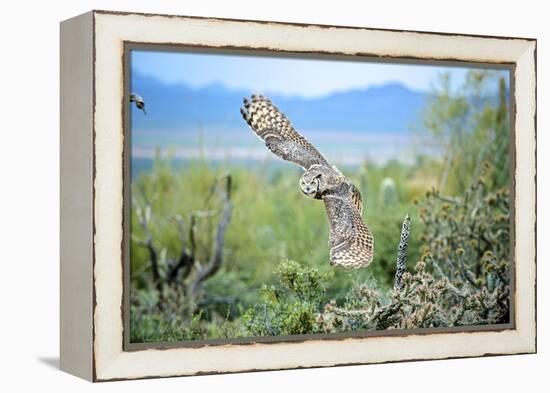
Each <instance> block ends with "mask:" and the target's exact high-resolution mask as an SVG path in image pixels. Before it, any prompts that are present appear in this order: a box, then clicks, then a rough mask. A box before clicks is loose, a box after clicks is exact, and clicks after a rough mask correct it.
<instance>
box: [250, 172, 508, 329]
mask: <svg viewBox="0 0 550 393" xmlns="http://www.w3.org/2000/svg"><path fill="white" fill-rule="evenodd" d="M489 170H490V165H489V164H485V165H484V172H485V173H486V172H487V171H489ZM417 203H418V202H417ZM418 204H419V205H420V217H421V219H422V220H423V221H424V223H425V224H426V226H425V227H426V233H424V234H423V235H422V240H423V242H424V245H423V246H422V251H423V256H422V258H421V260H420V261H418V262H417V263H416V264H415V266H414V270H413V271H410V272H409V271H405V270H406V259H407V246H408V237H409V233H410V218H409V217H408V216H407V217H405V220H404V222H403V227H402V232H401V239H400V242H399V247H398V252H397V272H396V276H395V283H394V288H393V289H392V290H390V291H388V292H387V293H385V294H384V293H380V292H379V291H376V290H374V289H372V288H371V287H370V286H369V285H368V284H367V283H359V284H358V285H356V286H355V287H353V288H352V289H351V290H350V291H349V293H348V294H347V296H346V298H345V301H339V302H337V301H336V300H323V299H324V295H325V292H326V291H325V288H326V286H327V285H330V278H329V277H322V276H321V275H320V274H319V273H318V272H316V271H315V269H312V268H303V267H301V266H300V265H299V264H296V263H293V264H290V265H289V264H288V263H287V264H286V265H283V266H282V267H283V270H282V271H284V272H286V273H284V274H282V275H281V273H279V274H280V277H281V280H282V284H283V285H282V286H283V288H285V287H286V288H287V290H286V291H285V290H277V289H275V288H271V290H270V291H268V292H270V294H271V296H270V300H269V301H268V302H266V304H264V308H263V309H262V308H258V309H257V310H255V311H254V312H251V313H249V316H250V317H251V318H250V319H249V322H250V323H249V331H251V332H252V333H254V334H270V332H272V333H273V332H274V333H277V334H284V333H286V334H296V333H297V332H300V333H318V332H323V333H335V332H349V331H357V330H380V329H412V328H431V327H451V326H467V325H485V324H498V323H505V322H508V321H509V301H510V299H509V286H510V262H509V258H510V255H509V253H510V251H509V239H510V208H509V192H508V190H506V189H502V190H498V191H495V192H489V190H488V189H487V188H486V187H485V185H484V180H483V175H482V177H480V178H479V179H477V180H476V181H475V183H474V184H473V185H472V186H471V187H470V188H469V189H468V190H467V191H466V193H465V195H464V196H463V197H461V198H449V197H446V196H442V195H440V194H439V193H438V192H436V191H430V192H428V193H427V195H426V200H425V201H424V202H423V203H418ZM280 272H281V270H280ZM291 284H292V285H291ZM301 287H303V288H304V289H300V288H301ZM289 290H290V292H291V293H290V294H289ZM300 294H301V295H300ZM316 294H317V295H316ZM300 298H301V299H300ZM262 310H264V311H262ZM265 321H269V323H270V326H271V327H273V326H277V329H271V330H269V329H266V328H265ZM275 321H278V322H277V323H276V324H275V323H274V322H275Z"/></svg>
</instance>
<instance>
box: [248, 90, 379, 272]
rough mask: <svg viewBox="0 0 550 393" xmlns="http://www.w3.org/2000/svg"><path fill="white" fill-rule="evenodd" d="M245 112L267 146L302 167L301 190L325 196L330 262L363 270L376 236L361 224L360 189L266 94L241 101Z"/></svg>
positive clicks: (368, 262)
mask: <svg viewBox="0 0 550 393" xmlns="http://www.w3.org/2000/svg"><path fill="white" fill-rule="evenodd" d="M243 102H244V105H243V107H242V108H241V114H242V115H243V118H244V120H245V121H246V122H247V123H248V125H249V126H250V128H251V129H252V131H254V133H255V134H256V135H257V136H258V137H259V138H260V139H261V140H263V141H264V143H265V145H266V146H267V148H268V149H269V150H270V151H271V152H273V153H274V154H275V155H277V156H279V157H280V158H282V159H283V160H286V161H290V162H293V163H295V164H298V165H300V166H301V167H302V168H303V169H304V171H305V172H304V174H303V175H302V178H301V179H300V188H301V190H302V192H303V193H304V194H305V195H307V196H309V197H311V198H315V199H322V200H323V202H324V204H325V210H326V213H327V217H328V222H329V226H330V236H329V247H330V263H331V265H333V266H340V267H346V268H360V267H365V266H367V265H369V264H370V263H371V262H372V258H373V253H374V239H373V236H372V234H371V232H370V231H369V228H368V227H367V226H366V225H365V223H364V222H363V217H362V215H363V204H362V198H361V193H360V192H359V190H358V189H357V187H355V185H353V184H352V183H351V181H350V180H349V179H347V178H346V177H345V176H344V175H343V174H342V173H341V172H340V171H339V170H338V169H337V168H336V167H334V166H331V165H330V164H329V163H328V162H327V160H326V159H325V158H324V157H323V156H322V155H321V153H319V151H318V150H317V149H316V148H315V147H314V146H313V145H312V144H311V143H309V142H308V140H307V139H306V138H304V137H303V136H302V135H300V134H299V133H298V132H297V131H296V130H295V129H294V127H293V126H292V124H291V122H290V120H288V119H287V117H286V116H285V115H284V114H283V113H282V112H281V111H279V109H278V108H277V107H276V106H275V105H273V104H272V103H271V101H270V100H269V99H267V98H265V97H263V96H256V95H252V98H251V99H250V100H249V99H247V98H244V99H243Z"/></svg>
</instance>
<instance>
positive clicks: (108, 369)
mask: <svg viewBox="0 0 550 393" xmlns="http://www.w3.org/2000/svg"><path fill="white" fill-rule="evenodd" d="M132 43H134V44H135V43H140V44H147V45H165V46H186V47H207V48H208V47H210V48H226V49H229V50H231V49H235V50H261V51H273V52H274V53H277V52H281V53H284V52H290V53H299V54H304V55H308V54H319V55H335V56H359V57H364V58H366V59H376V60H377V61H393V62H426V61H427V62H434V63H441V64H448V63H459V62H471V63H482V64H500V65H506V66H508V67H510V69H511V70H512V77H513V83H512V86H513V91H512V93H513V100H514V115H513V121H514V123H513V128H514V130H515V132H514V133H513V135H514V140H513V151H514V154H515V168H514V182H513V184H514V190H513V193H512V195H513V196H514V201H513V202H514V208H515V214H514V215H513V219H514V222H513V227H514V237H513V251H514V253H513V255H514V258H513V259H514V269H513V275H514V276H513V283H514V291H513V313H512V319H513V321H512V322H511V324H510V325H509V326H507V327H506V328H503V329H496V330H494V329H485V330H476V329H473V330H472V329H471V330H468V329H464V330H463V331H452V332H450V331H439V332H438V331H431V332H428V333H422V332H410V333H408V334H385V335H372V336H350V337H337V338H335V339H323V338H307V339H305V340H298V341H281V342H269V343H267V342H262V341H261V340H258V341H257V342H255V341H252V342H248V343H245V344H239V343H225V344H221V345H208V344H203V345H199V346H177V345H176V346H172V347H168V348H136V347H133V348H132V347H128V346H127V345H125V341H124V328H125V323H124V311H123V309H124V299H123V293H124V285H125V280H124V263H123V262H124V253H125V250H124V241H123V236H124V231H125V226H124V217H123V212H124V209H123V204H124V195H125V194H124V179H125V174H124V157H125V151H124V110H123V105H124V104H123V103H124V102H125V101H124V100H125V86H124V65H125V45H126V44H132ZM535 239H536V40H534V39H524V38H508V37H482V36H470V35H459V34H456V35H455V34H441V33H428V32H414V31H397V30H395V31H390V30H380V29H369V28H357V27H340V26H320V25H300V24H290V23H289V24H286V23H274V22H259V21H241V20H222V19H213V18H197V17H185V16H171V15H149V14H135V13H118V12H105V11H92V12H89V13H86V14H83V15H81V16H77V17H75V18H72V19H69V20H67V21H64V22H62V23H61V332H60V336H61V348H60V351H61V368H62V369H63V370H65V371H67V372H69V373H71V374H74V375H77V376H79V377H82V378H85V379H87V380H90V381H109V380H121V379H137V378H151V377H168V376H184V375H199V374H211V373H231V372H242V371H253V370H277V369H291V368H307V367H327V366H337V365H350V364H368V363H383V362H395V361H410V360H424V359H444V358H460V357H472V356H488V355H506V354H522V353H534V352H536V307H535V303H536V248H535Z"/></svg>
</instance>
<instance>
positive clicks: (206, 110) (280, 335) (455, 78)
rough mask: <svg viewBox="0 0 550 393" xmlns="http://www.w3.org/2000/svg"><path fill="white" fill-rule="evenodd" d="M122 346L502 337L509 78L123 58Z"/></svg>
mask: <svg viewBox="0 0 550 393" xmlns="http://www.w3.org/2000/svg"><path fill="white" fill-rule="evenodd" d="M127 67H128V70H127V71H128V73H127V75H129V86H128V87H129V91H127V97H128V102H127V103H126V104H127V111H128V119H129V121H128V122H127V125H126V126H127V128H126V130H125V135H126V139H127V145H126V146H127V149H128V150H129V153H128V155H127V156H128V162H127V165H128V170H129V173H130V177H129V179H130V184H129V187H130V198H129V200H128V201H126V203H127V204H128V209H129V214H128V216H129V236H128V243H127V245H128V247H129V250H130V252H129V261H127V263H128V265H127V266H128V274H129V280H128V282H129V288H128V293H129V295H128V296H129V305H130V309H129V314H128V315H127V317H128V318H129V322H128V326H129V338H130V342H131V343H152V344H154V343H178V342H190V341H192V342H196V341H203V340H207V341H208V340H213V341H212V342H217V341H220V340H222V341H223V342H225V341H224V340H226V341H227V342H232V340H237V341H238V340H242V339H264V338H267V337H269V338H272V339H274V340H276V339H280V340H285V339H291V338H296V337H304V335H307V337H310V336H311V335H325V336H326V335H338V334H340V336H341V335H342V334H344V335H345V334H350V335H353V334H355V335H357V334H363V333H364V334H368V333H369V332H387V331H389V330H395V329H399V330H404V331H405V333H406V331H407V330H411V329H415V331H418V329H433V328H451V329H458V330H460V329H461V328H464V327H476V326H477V327H483V326H485V327H495V328H498V327H499V326H506V325H507V324H509V323H510V322H511V313H512V310H511V307H512V302H511V295H512V291H513V287H512V286H511V271H512V268H513V260H512V254H511V244H510V236H511V230H512V227H511V211H512V206H511V200H512V198H511V195H510V190H511V181H512V171H511V168H512V165H513V152H512V150H511V147H510V145H511V143H510V142H511V133H512V130H511V114H510V106H511V103H510V97H511V94H510V80H511V75H510V71H509V70H508V69H506V68H499V67H498V66H494V67H487V66H481V65H480V66H476V65H472V64H456V65H437V64H436V65H434V64H410V63H403V64H400V63H384V62H373V61H369V59H366V58H352V57H348V58H336V57H297V56H296V57H295V56H290V55H288V54H270V55H267V54H262V53H259V52H250V53H242V52H239V53H237V52H228V51H227V52H219V51H217V52H216V51H212V50H164V49H162V50H161V49H158V48H134V49H131V50H130V51H129V59H128V62H127Z"/></svg>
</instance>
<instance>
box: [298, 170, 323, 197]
mask: <svg viewBox="0 0 550 393" xmlns="http://www.w3.org/2000/svg"><path fill="white" fill-rule="evenodd" d="M321 176H322V174H321V173H319V172H317V171H307V172H305V173H304V175H303V176H302V177H301V178H300V189H301V190H302V192H303V193H304V194H305V195H307V196H308V197H310V198H315V199H319V198H321Z"/></svg>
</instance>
